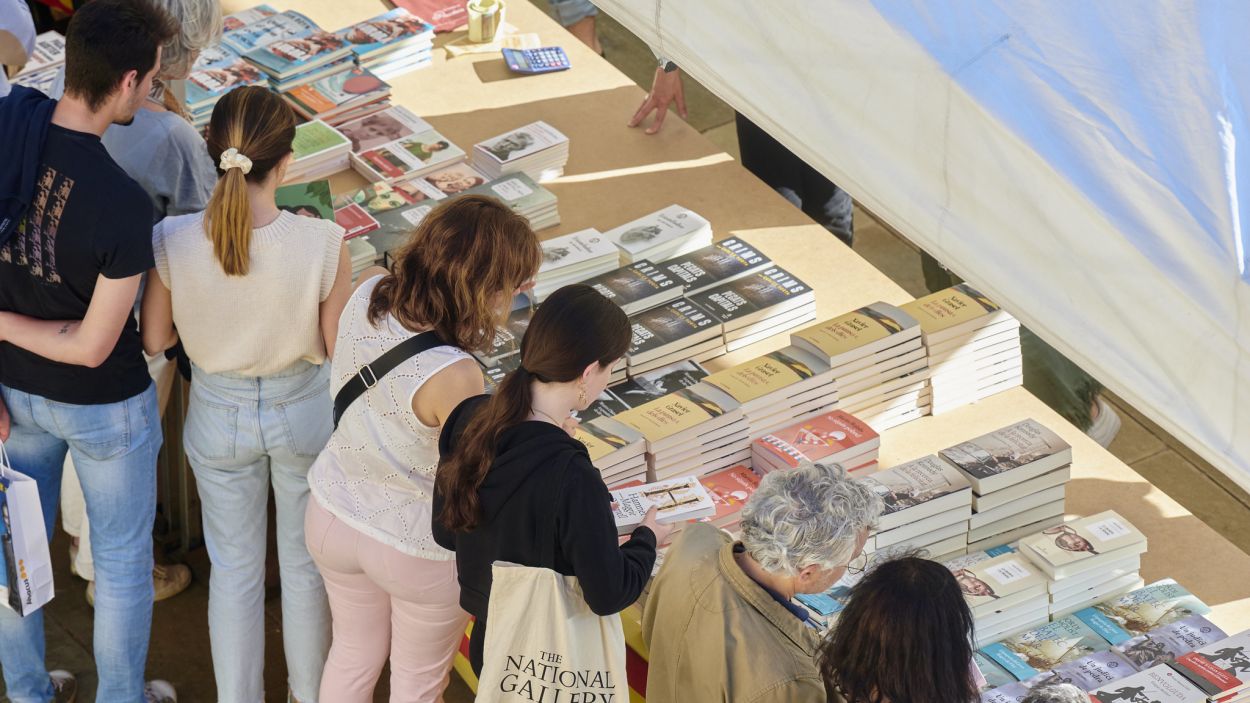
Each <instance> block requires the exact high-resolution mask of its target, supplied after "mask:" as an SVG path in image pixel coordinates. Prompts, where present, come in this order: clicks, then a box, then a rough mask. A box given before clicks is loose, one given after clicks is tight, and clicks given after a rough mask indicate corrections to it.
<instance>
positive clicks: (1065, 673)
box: [981, 651, 1137, 703]
mask: <svg viewBox="0 0 1250 703" xmlns="http://www.w3.org/2000/svg"><path fill="white" fill-rule="evenodd" d="M1135 673H1137V668H1136V667H1134V666H1133V664H1132V663H1131V662H1129V661H1127V660H1126V659H1124V657H1122V656H1120V655H1119V654H1118V653H1116V652H1113V651H1105V652H1095V653H1094V654H1091V655H1089V656H1087V657H1082V658H1080V659H1077V660H1076V661H1071V662H1065V663H1063V664H1060V665H1059V666H1056V667H1055V668H1054V669H1052V670H1050V671H1045V672H1042V673H1040V674H1038V675H1037V676H1034V677H1033V678H1030V679H1027V680H1025V681H1017V682H1015V683H1009V684H1007V685H1005V686H1002V687H999V688H997V689H994V690H993V691H990V692H989V693H987V694H986V695H984V696H982V698H981V703H1020V701H1023V700H1027V698H1028V695H1029V692H1030V691H1032V690H1033V689H1036V688H1041V687H1043V686H1054V685H1056V684H1065V683H1066V684H1071V685H1073V686H1076V687H1077V688H1079V689H1081V690H1082V691H1090V690H1094V689H1097V688H1099V687H1101V686H1106V685H1107V684H1110V683H1113V682H1115V681H1119V680H1120V679H1123V678H1125V677H1127V676H1132V675H1133V674H1135Z"/></svg>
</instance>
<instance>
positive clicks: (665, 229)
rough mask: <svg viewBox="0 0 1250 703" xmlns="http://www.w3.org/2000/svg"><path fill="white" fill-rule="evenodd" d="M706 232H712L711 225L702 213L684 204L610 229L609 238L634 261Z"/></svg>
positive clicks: (671, 206)
mask: <svg viewBox="0 0 1250 703" xmlns="http://www.w3.org/2000/svg"><path fill="white" fill-rule="evenodd" d="M705 229H707V230H709V231H710V229H711V225H710V224H709V223H708V221H707V220H705V219H703V217H702V216H700V215H699V213H697V212H695V211H694V210H690V209H689V208H684V207H682V206H680V205H669V206H668V207H666V208H664V209H663V210H660V211H658V212H653V213H651V214H650V215H645V216H643V217H640V218H638V219H636V220H633V221H631V222H626V223H625V224H623V225H621V226H620V227H616V228H614V229H610V230H608V231H607V232H606V233H605V236H606V237H607V238H608V239H609V240H610V241H611V242H612V243H614V244H615V245H616V246H617V247H618V248H620V249H621V251H622V252H624V253H625V254H627V255H628V256H629V257H630V258H631V260H633V259H636V258H641V256H642V254H643V253H644V252H647V251H649V250H652V249H656V248H658V247H661V246H663V245H665V244H669V243H673V242H676V241H678V240H681V239H683V238H687V237H692V236H694V235H696V234H698V233H699V232H700V231H702V230H705Z"/></svg>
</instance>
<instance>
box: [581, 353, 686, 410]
mask: <svg viewBox="0 0 1250 703" xmlns="http://www.w3.org/2000/svg"><path fill="white" fill-rule="evenodd" d="M707 375H708V373H707V369H705V368H703V367H702V366H700V365H699V363H698V362H696V361H679V362H677V363H676V364H669V365H668V366H663V367H660V368H658V369H654V370H652V371H648V372H647V373H643V374H638V375H636V376H632V377H630V378H629V379H628V380H625V381H622V382H620V383H617V384H614V385H612V386H609V387H608V388H607V389H605V390H604V391H603V393H602V394H601V395H600V396H599V397H598V398H597V399H595V402H593V403H591V404H590V405H589V406H587V407H586V409H585V410H583V411H582V412H581V413H579V415H581V416H582V417H592V418H593V417H615V416H617V415H619V414H621V413H623V412H625V411H626V410H630V409H632V408H637V407H640V406H643V405H646V404H647V403H650V402H651V401H653V400H655V399H657V398H661V397H663V396H666V395H668V394H669V393H672V392H673V391H677V390H681V389H682V388H689V387H691V386H693V385H695V384H696V383H698V382H700V381H702V380H703V379H705V378H707Z"/></svg>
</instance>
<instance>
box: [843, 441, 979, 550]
mask: <svg viewBox="0 0 1250 703" xmlns="http://www.w3.org/2000/svg"><path fill="white" fill-rule="evenodd" d="M858 480H859V481H860V482H862V483H863V484H864V485H866V486H867V487H868V488H869V489H871V490H872V492H874V493H876V494H877V495H878V496H880V498H881V502H882V503H883V505H884V508H883V510H882V512H881V517H880V518H879V519H878V520H877V529H876V532H875V533H874V534H873V535H872V537H870V538H869V540H868V544H867V545H866V546H865V548H866V549H869V548H870V549H872V550H873V551H880V550H882V549H923V550H925V551H926V552H928V553H929V554H932V555H934V558H935V559H936V560H937V561H944V560H946V559H948V558H953V557H955V556H958V555H960V554H963V553H965V552H966V551H967V549H968V518H969V517H971V516H972V488H971V486H969V485H968V480H967V479H966V478H964V477H963V474H961V473H959V472H958V471H956V470H955V469H953V468H951V466H950V465H949V464H947V463H946V462H944V461H942V460H941V459H938V458H937V457H936V456H934V455H932V454H930V455H929V456H923V457H920V458H919V459H913V460H912V461H909V462H907V463H905V464H899V465H898V466H892V467H890V468H888V469H883V470H881V471H878V472H877V473H875V474H870V475H867V476H861V477H859V478H858Z"/></svg>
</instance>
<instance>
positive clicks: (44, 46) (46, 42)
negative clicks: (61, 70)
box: [17, 30, 65, 76]
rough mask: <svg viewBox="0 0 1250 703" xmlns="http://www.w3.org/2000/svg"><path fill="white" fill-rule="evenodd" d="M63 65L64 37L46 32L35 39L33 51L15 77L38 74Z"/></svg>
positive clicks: (58, 33) (53, 32)
mask: <svg viewBox="0 0 1250 703" xmlns="http://www.w3.org/2000/svg"><path fill="white" fill-rule="evenodd" d="M63 63H65V37H64V35H62V34H61V33H60V32H57V31H51V30H50V31H47V32H43V33H42V34H39V35H38V36H36V37H35V49H34V51H31V52H30V57H29V58H27V59H26V63H25V64H24V65H23V66H22V70H21V71H19V72H18V74H17V75H19V76H22V75H26V74H29V73H39V72H40V71H46V70H48V69H51V68H57V67H59V66H60V65H61V64H63Z"/></svg>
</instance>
